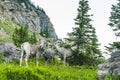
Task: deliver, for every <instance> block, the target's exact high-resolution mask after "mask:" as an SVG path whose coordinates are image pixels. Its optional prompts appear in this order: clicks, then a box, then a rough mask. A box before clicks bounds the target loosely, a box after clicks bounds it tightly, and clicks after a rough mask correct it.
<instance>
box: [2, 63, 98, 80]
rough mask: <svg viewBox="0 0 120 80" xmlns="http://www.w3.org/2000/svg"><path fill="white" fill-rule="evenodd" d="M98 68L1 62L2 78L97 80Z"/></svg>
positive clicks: (4, 79) (22, 79)
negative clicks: (27, 65)
mask: <svg viewBox="0 0 120 80" xmlns="http://www.w3.org/2000/svg"><path fill="white" fill-rule="evenodd" d="M96 76H97V74H96V70H95V69H94V68H93V67H86V66H73V67H70V66H61V65H59V66H56V65H47V66H46V65H42V66H39V67H36V66H30V67H28V68H26V67H25V66H22V67H20V66H18V65H12V64H7V65H5V64H0V80H95V79H96Z"/></svg>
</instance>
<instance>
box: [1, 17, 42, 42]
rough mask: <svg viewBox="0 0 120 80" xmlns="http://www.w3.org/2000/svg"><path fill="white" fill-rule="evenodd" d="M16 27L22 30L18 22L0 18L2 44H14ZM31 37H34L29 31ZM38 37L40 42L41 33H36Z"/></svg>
mask: <svg viewBox="0 0 120 80" xmlns="http://www.w3.org/2000/svg"><path fill="white" fill-rule="evenodd" d="M16 27H17V28H20V27H21V26H20V25H19V24H17V23H16V22H13V21H9V20H6V19H4V18H1V17H0V42H12V34H13V32H14V29H15V28H16ZM29 35H32V32H31V31H29ZM36 36H37V40H39V37H40V35H39V33H36Z"/></svg>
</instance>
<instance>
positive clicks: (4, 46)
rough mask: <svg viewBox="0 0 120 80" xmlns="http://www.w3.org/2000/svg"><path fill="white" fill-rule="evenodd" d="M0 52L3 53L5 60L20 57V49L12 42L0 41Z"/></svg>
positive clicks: (8, 60)
mask: <svg viewBox="0 0 120 80" xmlns="http://www.w3.org/2000/svg"><path fill="white" fill-rule="evenodd" d="M0 52H1V53H4V54H3V56H4V57H5V59H6V61H7V62H10V61H11V60H19V58H20V49H18V48H17V47H16V46H15V45H14V44H13V43H8V42H0Z"/></svg>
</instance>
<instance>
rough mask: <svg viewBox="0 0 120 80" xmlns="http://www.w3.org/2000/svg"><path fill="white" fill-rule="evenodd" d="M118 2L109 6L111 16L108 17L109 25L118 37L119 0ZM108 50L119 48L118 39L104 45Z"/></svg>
mask: <svg viewBox="0 0 120 80" xmlns="http://www.w3.org/2000/svg"><path fill="white" fill-rule="evenodd" d="M117 1H118V3H117V4H115V5H112V7H111V10H112V11H111V16H110V17H109V20H110V23H109V26H110V27H111V28H112V29H113V32H114V33H115V35H116V37H120V0H117ZM105 47H106V48H107V50H108V51H109V52H111V51H112V50H114V49H120V41H116V42H113V43H110V44H109V47H108V46H105Z"/></svg>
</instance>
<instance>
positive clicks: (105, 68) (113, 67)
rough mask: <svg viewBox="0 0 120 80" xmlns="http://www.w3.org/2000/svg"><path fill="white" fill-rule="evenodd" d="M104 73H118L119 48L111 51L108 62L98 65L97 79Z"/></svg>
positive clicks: (101, 77) (119, 62)
mask: <svg viewBox="0 0 120 80" xmlns="http://www.w3.org/2000/svg"><path fill="white" fill-rule="evenodd" d="M106 74H110V75H113V76H118V75H120V50H116V51H115V52H112V53H111V57H110V59H109V61H108V63H103V64H100V65H98V77H99V78H100V79H99V80H101V79H103V78H104V76H105V75H106Z"/></svg>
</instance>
